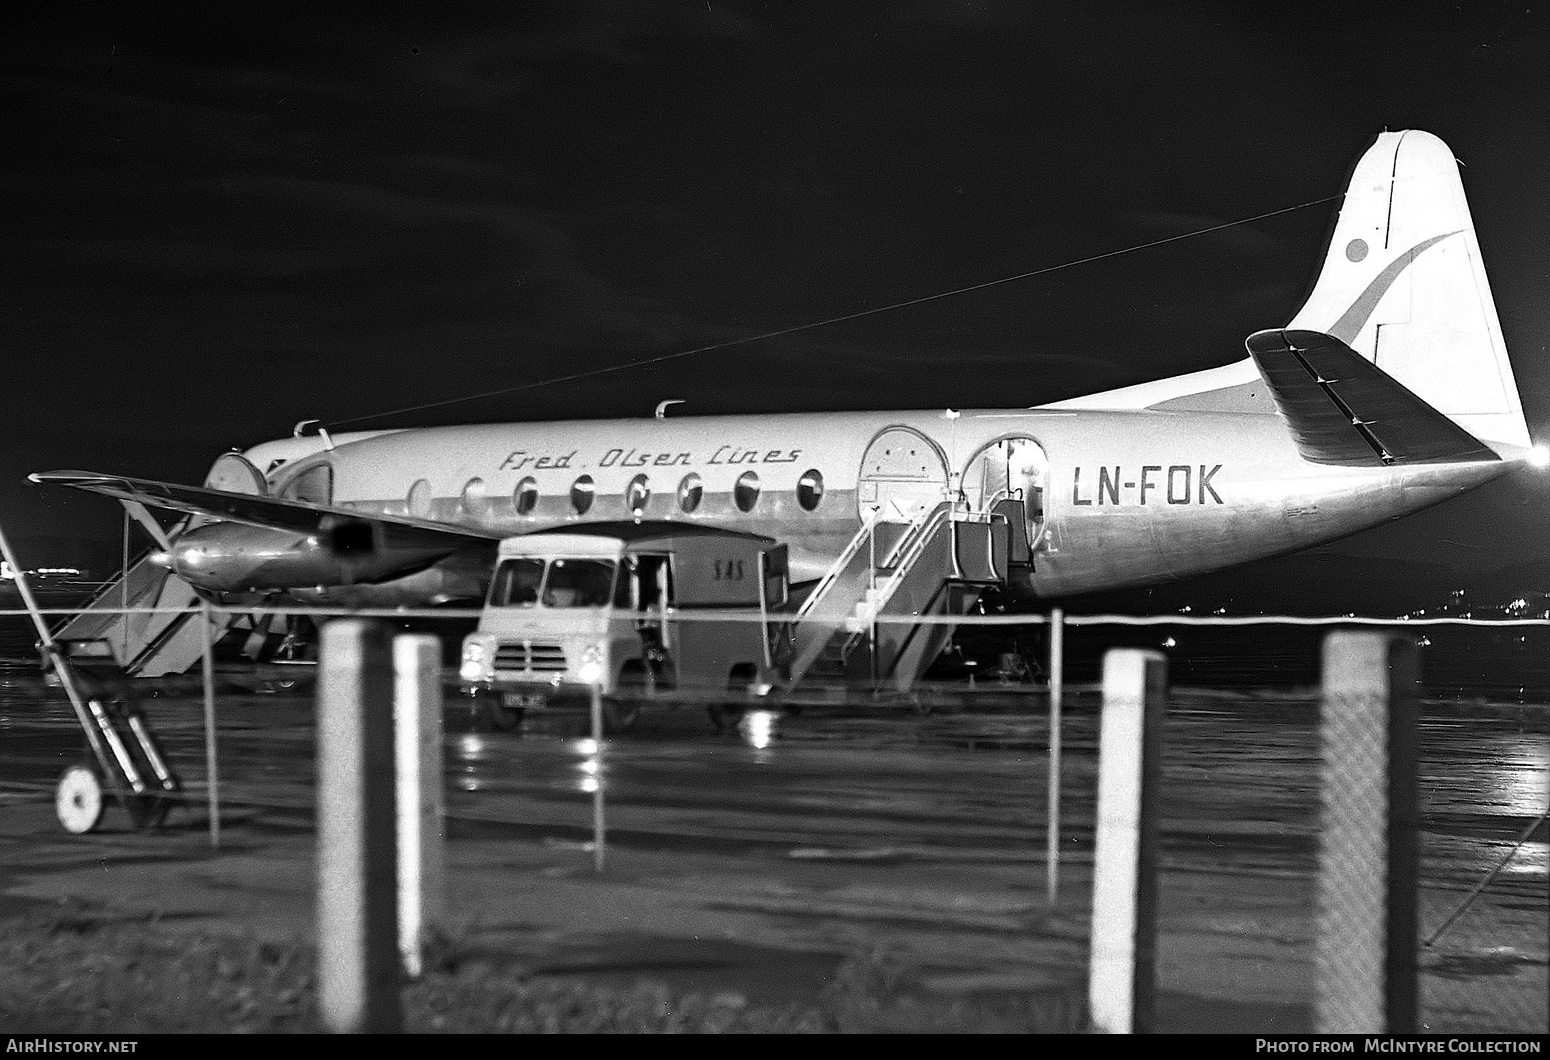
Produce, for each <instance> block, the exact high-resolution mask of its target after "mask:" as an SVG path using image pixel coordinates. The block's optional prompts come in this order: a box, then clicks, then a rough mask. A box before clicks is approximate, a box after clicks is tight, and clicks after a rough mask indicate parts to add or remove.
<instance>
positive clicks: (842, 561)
mask: <svg viewBox="0 0 1550 1060" xmlns="http://www.w3.org/2000/svg"><path fill="white" fill-rule="evenodd" d="M880 511H881V509H877V510H875V511H872V512H871V513H869V514H867V515H864V516H862V517H861V529H859V530H857V531H856V536H855V537H852V538H851V539H850V544H848V545H846V546H845V549H844V551H843V552H841V553H840V555H839V558H838V559H836V560H835V561H834V563H833V564H831V565H830V567H829V569H828V570H827V571H825V572H824V576H823V577H822V578H820V579H818V584H817V585H815V586H813V591H812V592H810V593H808V594H807V598H806V599H805V600H803V601H802V606H801V607H799V608H797V612H796V615H795V616H793V620H794V621H797V622H800V621H801V620H802V619H803V618H805V617H806V616H807V614H808V612H809V611H811V610H812V609H813V608H814V607H815V606H816V605H817V603H818V601H819V600H821V599H822V598H823V597H824V595H825V594H826V593H827V592H828V591H829V590H830V589H831V588H832V587H833V586H834V583H835V582H836V581H837V580H838V579H839V576H840V575H841V574H843V573H845V569H846V568H847V567H849V566H850V561H851V560H853V559H855V558H856V554H857V553H858V552H860V551H861V546H862V544H863V543H864V542H865V541H866V540H867V538H868V536H870V535H871V534H872V532H873V531H874V530H875V529H876V527H877V516H878V513H879V512H880Z"/></svg>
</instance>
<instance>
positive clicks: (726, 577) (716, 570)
mask: <svg viewBox="0 0 1550 1060" xmlns="http://www.w3.org/2000/svg"><path fill="white" fill-rule="evenodd" d="M711 571H712V573H711V581H716V582H740V581H742V580H743V561H742V560H740V559H718V560H716V562H715V564H714V565H713V566H712V568H711Z"/></svg>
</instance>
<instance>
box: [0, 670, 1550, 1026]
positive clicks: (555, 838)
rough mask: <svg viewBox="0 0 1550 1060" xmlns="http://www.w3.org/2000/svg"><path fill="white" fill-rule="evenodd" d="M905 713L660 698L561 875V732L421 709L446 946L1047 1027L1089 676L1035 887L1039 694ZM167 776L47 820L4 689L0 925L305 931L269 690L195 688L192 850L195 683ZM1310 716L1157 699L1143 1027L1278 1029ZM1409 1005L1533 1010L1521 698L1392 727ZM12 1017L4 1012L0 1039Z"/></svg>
mask: <svg viewBox="0 0 1550 1060" xmlns="http://www.w3.org/2000/svg"><path fill="white" fill-rule="evenodd" d="M935 696H936V698H935V699H934V700H933V705H934V707H935V708H936V709H934V710H933V712H932V713H930V714H928V715H926V714H921V713H919V712H916V711H911V710H901V709H899V708H898V707H897V706H893V707H882V706H874V705H868V704H865V703H859V704H858V703H851V704H849V705H845V704H832V705H828V706H813V707H810V708H809V709H807V710H804V711H803V712H802V713H801V714H800V715H799V716H796V717H786V716H781V717H777V718H775V719H774V723H773V728H772V729H771V730H770V731H768V732H766V733H760V732H759V731H756V730H750V729H749V728H747V727H744V728H743V729H741V730H739V731H738V732H725V733H722V734H719V735H718V734H715V733H713V732H712V730H711V727H710V724H709V722H708V720H707V719H706V717H705V716H704V714H703V713H702V712H701V711H699V710H698V709H697V708H693V707H685V708H682V709H680V710H676V711H664V712H659V713H656V714H654V715H647V716H646V717H644V718H643V719H642V722H641V724H640V726H639V728H638V729H637V730H636V731H634V732H632V733H630V734H628V735H627V736H624V737H620V738H617V739H614V740H611V741H609V742H608V743H607V745H606V747H605V750H604V753H603V755H602V757H601V761H600V766H601V773H600V775H601V777H602V779H603V783H604V785H605V787H604V794H605V801H604V807H605V820H606V825H607V832H606V843H605V848H604V851H605V864H604V867H603V869H602V871H597V870H596V869H595V867H594V862H593V852H592V850H591V849H590V847H589V846H588V844H589V841H590V839H591V836H592V825H593V818H592V809H593V800H592V797H591V795H589V794H587V793H586V791H585V790H584V787H585V783H586V780H587V778H588V776H590V775H591V774H590V773H589V772H588V769H589V767H588V766H587V761H588V755H587V754H586V753H585V749H584V748H583V746H582V744H581V741H580V737H582V736H584V735H585V732H586V720H585V716H584V715H583V714H580V713H574V712H569V711H560V712H556V713H554V714H550V715H538V716H532V717H530V718H529V719H528V720H527V721H526V722H525V723H524V725H523V726H522V727H521V728H520V729H518V730H505V729H501V728H497V727H496V726H495V724H494V722H493V719H492V718H491V717H490V716H488V715H486V714H484V713H482V712H479V711H476V710H474V709H472V708H471V707H470V706H469V705H468V704H467V703H466V702H465V701H463V700H460V699H458V698H457V697H455V696H449V699H448V704H447V710H446V713H445V720H446V727H447V734H446V743H445V748H446V780H447V786H446V791H447V797H448V814H449V818H448V837H449V843H448V862H449V871H450V882H449V907H448V923H447V933H448V936H449V937H450V938H453V939H455V940H456V945H457V946H458V947H459V948H460V949H461V950H462V952H464V953H465V954H471V955H474V956H475V957H477V959H478V960H481V961H485V962H488V963H489V965H490V967H492V968H494V967H497V966H498V967H502V968H517V969H520V970H521V973H522V974H523V975H524V976H527V977H531V978H533V979H534V980H536V981H550V982H571V981H585V982H589V983H599V984H604V985H608V984H613V985H617V986H620V987H626V986H629V985H631V984H635V983H638V982H654V983H661V984H665V985H666V987H667V988H669V989H671V990H674V991H680V992H687V993H694V994H699V995H701V996H709V997H713V996H717V995H727V994H736V995H739V996H742V997H744V998H747V999H749V1000H751V1001H755V1002H758V1003H762V1004H773V1005H781V1004H801V1003H806V1002H809V1001H814V1000H816V999H820V998H822V997H823V996H825V993H826V991H831V990H832V989H833V988H834V986H835V983H836V977H837V976H844V975H854V974H855V969H857V968H862V969H869V970H870V974H874V975H877V976H881V977H883V978H885V979H887V980H888V982H887V989H888V990H890V991H899V992H903V993H910V994H913V995H915V996H922V997H931V998H937V999H946V1000H948V1001H962V1002H964V1003H971V1002H985V1001H987V1000H993V999H996V998H1002V999H1005V998H1018V999H1024V1000H1027V999H1032V1000H1033V1001H1034V1002H1035V1003H1036V1004H1037V1006H1038V1007H1039V1008H1040V1009H1041V1010H1042V1011H1043V1012H1044V1013H1045V1014H1046V1016H1048V1015H1049V1014H1051V1013H1053V1017H1051V1018H1053V1019H1054V1021H1055V1022H1056V1023H1059V1022H1060V1021H1061V1020H1062V1019H1065V1020H1070V1019H1075V1018H1077V1017H1076V1015H1075V1014H1076V1013H1079V1012H1080V1009H1081V1005H1082V999H1083V997H1084V994H1085V981H1086V980H1085V977H1086V940H1087V935H1088V928H1089V924H1088V918H1089V897H1090V883H1091V881H1090V872H1091V852H1092V847H1093V823H1092V822H1093V809H1094V806H1093V804H1094V797H1095V796H1094V793H1095V773H1096V765H1097V759H1096V748H1097V742H1096V739H1097V702H1098V697H1097V694H1096V690H1095V689H1093V688H1092V687H1091V686H1085V685H1083V686H1077V687H1075V688H1073V689H1072V690H1071V691H1070V695H1069V696H1068V703H1067V711H1066V717H1065V724H1064V726H1063V748H1064V764H1063V768H1062V781H1063V786H1062V791H1063V794H1062V800H1061V826H1060V840H1061V841H1060V856H1059V887H1058V894H1057V895H1056V898H1055V901H1054V902H1053V903H1051V902H1049V900H1048V897H1049V896H1048V893H1047V889H1048V883H1047V880H1048V874H1047V863H1046V857H1045V846H1046V838H1045V837H1046V830H1045V814H1046V809H1047V804H1046V791H1047V776H1048V774H1047V759H1046V754H1047V748H1048V743H1049V740H1048V730H1047V727H1046V718H1045V707H1046V700H1045V698H1044V696H1043V695H1042V693H1041V691H1040V690H1039V689H1037V688H1036V687H1033V686H1011V687H1006V686H992V687H988V688H987V687H985V686H981V687H979V688H978V689H976V690H974V691H972V692H971V691H968V690H966V689H965V688H964V687H963V686H956V687H954V688H952V689H950V690H946V691H938V692H936V693H935ZM144 702H145V704H146V707H147V710H148V713H149V715H150V717H151V718H152V720H153V722H154V724H155V726H156V729H157V731H158V732H159V733H160V734H161V737H162V739H163V740H164V742H165V745H166V748H167V751H168V753H169V755H170V757H171V758H172V760H173V762H174V763H175V765H176V767H177V768H178V769H179V770H180V772H181V773H182V775H183V777H184V779H185V781H186V782H187V785H188V788H189V790H190V791H191V792H193V793H196V796H197V797H195V798H193V799H191V800H190V802H189V804H188V805H186V806H184V807H180V808H179V809H178V810H177V811H175V812H174V814H173V815H172V817H171V818H170V819H169V820H168V822H167V823H166V825H165V826H164V828H163V829H162V830H160V831H157V832H152V833H148V832H136V831H133V830H131V829H129V827H128V823H127V819H126V817H125V815H123V813H122V811H119V810H112V811H110V812H109V815H108V817H107V819H106V820H105V822H104V826H103V827H102V829H101V830H99V831H98V832H95V833H92V834H89V835H85V836H71V835H67V834H66V833H65V832H64V831H63V830H62V829H61V828H60V827H59V825H58V823H57V822H56V821H55V820H54V816H53V810H52V805H51V789H52V783H53V780H54V779H55V777H57V775H58V773H59V771H60V770H61V769H62V768H63V766H64V765H65V764H67V763H68V762H71V761H74V760H76V759H77V758H78V757H79V755H80V751H81V739H80V735H79V732H78V731H77V730H76V728H75V723H74V721H73V719H72V717H71V716H70V714H69V712H68V707H67V706H66V704H65V703H64V701H63V700H62V699H60V698H59V697H58V696H57V694H55V693H52V692H48V691H46V690H44V689H42V687H41V686H40V685H37V684H36V683H35V682H33V681H32V679H31V678H28V677H16V678H13V680H12V681H11V682H10V683H9V684H8V685H7V686H6V687H5V688H4V689H3V692H0V779H3V783H0V866H3V868H0V917H15V916H23V915H26V914H28V913H29V912H32V913H35V912H37V911H39V910H47V909H49V908H57V907H58V903H60V902H61V901H65V900H68V901H69V902H71V903H73V905H72V908H79V909H87V910H95V911H96V915H98V916H110V917H118V918H121V919H123V918H128V919H131V920H138V921H145V919H146V918H147V917H153V918H154V920H153V921H152V923H153V924H154V926H153V927H152V928H151V930H154V931H158V932H169V933H172V932H195V931H202V932H210V931H213V932H217V933H227V934H242V935H246V936H249V937H257V938H262V939H271V940H287V939H291V940H294V939H306V938H308V937H310V933H311V931H312V927H313V908H314V898H313V886H314V881H313V875H312V873H313V868H312V866H313V843H314V835H313V829H312V811H313V761H312V750H313V732H314V726H313V714H312V701H311V697H310V695H309V694H308V693H307V689H306V688H305V687H304V686H303V687H297V688H292V689H288V690H280V691H276V692H273V693H271V694H262V695H256V694H238V693H235V692H231V691H229V690H228V691H226V692H223V694H222V696H221V698H220V702H219V707H218V715H219V752H220V757H219V761H220V771H221V785H220V789H221V793H222V798H223V800H224V802H223V810H222V813H221V825H222V827H221V846H220V849H219V850H218V851H212V850H211V848H210V843H209V837H208V823H209V821H208V818H207V816H206V813H205V810H204V804H203V802H202V799H203V796H202V795H197V793H198V792H199V791H200V790H201V789H202V786H203V781H204V770H203V762H204V729H203V723H202V712H201V705H200V701H199V699H198V698H197V696H161V697H156V698H150V699H146V700H144ZM1315 718H1316V706H1315V703H1314V700H1313V697H1312V696H1311V694H1310V693H1309V692H1308V690H1306V689H1302V690H1298V689H1289V688H1284V687H1283V688H1278V689H1273V690H1259V691H1255V690H1252V689H1246V688H1238V689H1234V690H1232V691H1228V692H1220V691H1219V692H1207V691H1202V690H1191V689H1175V691H1174V693H1173V695H1172V697H1171V703H1170V708H1169V713H1168V718H1167V724H1166V733H1165V744H1166V751H1165V767H1164V800H1163V807H1162V814H1163V816H1162V833H1163V859H1162V867H1161V892H1160V893H1161V909H1160V922H1159V937H1158V951H1157V953H1158V976H1157V978H1158V987H1159V1004H1158V1025H1159V1029H1160V1030H1162V1031H1165V1032H1170V1031H1171V1032H1192V1031H1225V1032H1247V1033H1295V1032H1301V1031H1307V1030H1309V1029H1310V1028H1311V1018H1312V1017H1311V996H1312V974H1313V967H1312V929H1313V878H1312V874H1313V869H1314V861H1315V850H1316V842H1317V792H1316V786H1315V779H1316V760H1315V756H1316V736H1315V725H1314V722H1315ZM1422 741H1423V763H1422V800H1423V802H1422V812H1423V817H1422V828H1423V836H1422V852H1423V868H1422V873H1421V879H1420V880H1419V881H1418V885H1419V890H1420V903H1421V904H1420V909H1421V934H1422V938H1423V940H1425V939H1426V938H1428V937H1429V936H1431V935H1432V934H1433V933H1434V932H1436V931H1437V930H1438V929H1439V928H1441V927H1442V926H1443V925H1444V923H1445V922H1447V921H1448V920H1449V918H1450V917H1454V914H1455V913H1456V912H1457V910H1459V909H1460V908H1463V909H1464V912H1463V913H1462V914H1459V915H1457V917H1456V918H1455V919H1453V920H1452V923H1451V924H1449V925H1448V926H1447V927H1446V930H1443V931H1442V933H1441V934H1440V936H1438V937H1437V939H1436V941H1435V943H1434V944H1433V945H1431V946H1426V947H1423V949H1422V951H1421V1009H1422V1010H1421V1017H1422V1021H1423V1025H1424V1026H1425V1028H1426V1029H1427V1030H1428V1031H1433V1032H1439V1033H1441V1032H1461V1031H1498V1032H1517V1033H1522V1032H1535V1031H1540V1032H1542V1031H1544V1030H1545V1029H1546V1026H1547V1019H1550V1017H1547V1011H1546V1005H1547V1002H1546V997H1547V976H1546V968H1547V954H1546V948H1547V942H1546V940H1547V935H1550V923H1547V917H1550V897H1547V877H1546V841H1545V839H1546V836H1545V828H1544V825H1543V824H1541V825H1540V826H1539V828H1538V830H1537V831H1536V832H1534V833H1533V834H1531V836H1530V838H1529V841H1528V842H1526V843H1524V844H1523V845H1522V846H1521V847H1519V848H1517V850H1516V851H1515V852H1514V853H1513V855H1512V857H1511V858H1509V859H1508V860H1507V862H1506V864H1505V866H1504V867H1503V869H1502V870H1501V871H1500V872H1499V873H1498V874H1497V875H1496V876H1495V877H1494V878H1493V879H1492V881H1491V883H1490V885H1489V886H1487V887H1485V888H1484V889H1483V890H1481V891H1480V892H1479V894H1478V895H1476V896H1474V897H1473V898H1472V899H1471V898H1470V892H1471V890H1472V889H1474V888H1475V887H1476V886H1477V884H1479V883H1480V882H1481V881H1482V880H1484V879H1486V878H1487V876H1488V875H1489V873H1490V872H1491V870H1492V869H1493V867H1495V866H1496V865H1497V864H1498V863H1500V862H1501V861H1502V859H1503V856H1504V855H1505V854H1506V853H1507V852H1508V851H1509V849H1511V847H1512V844H1513V842H1514V841H1515V840H1516V839H1517V838H1518V836H1519V835H1520V834H1521V833H1522V832H1523V830H1524V829H1525V828H1527V827H1529V826H1530V825H1532V823H1533V821H1534V820H1535V818H1536V817H1538V815H1540V814H1541V813H1543V811H1544V806H1545V801H1546V798H1547V794H1546V793H1547V790H1550V779H1547V776H1550V708H1547V707H1546V706H1545V705H1544V704H1543V703H1537V704H1536V703H1523V702H1517V701H1508V702H1501V701H1495V702H1493V701H1490V700H1486V699H1480V700H1473V701H1467V702H1457V701H1454V700H1452V699H1451V698H1450V699H1449V700H1446V701H1436V700H1434V701H1429V702H1428V703H1427V704H1426V709H1425V714H1424V723H1423V733H1422ZM16 1029H19V1030H25V1029H26V1028H25V1027H19V1028H16Z"/></svg>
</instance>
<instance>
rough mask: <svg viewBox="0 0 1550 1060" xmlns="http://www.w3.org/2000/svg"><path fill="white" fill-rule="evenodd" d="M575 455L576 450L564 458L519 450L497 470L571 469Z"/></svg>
mask: <svg viewBox="0 0 1550 1060" xmlns="http://www.w3.org/2000/svg"><path fill="white" fill-rule="evenodd" d="M575 455H576V450H575V449H572V450H571V451H570V452H568V453H566V454H565V455H564V456H555V455H554V454H552V453H544V454H542V455H540V454H538V453H530V452H528V451H527V450H526V449H518V450H517V451H516V452H514V453H512V454H511V455H510V456H508V457H507V458H506V459H504V460H502V461H501V463H500V467H499V468H497V469H496V470H498V471H517V470H520V469H521V468H524V467H531V468H532V469H533V470H534V471H541V470H543V469H545V468H562V467H570V462H571V459H572V458H573V457H574V456H575Z"/></svg>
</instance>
